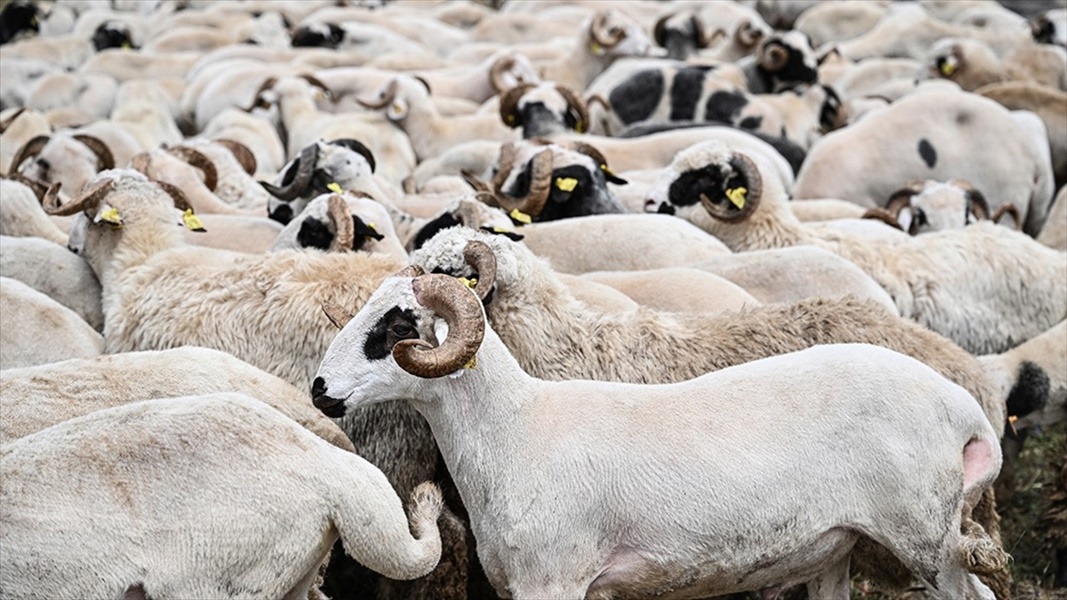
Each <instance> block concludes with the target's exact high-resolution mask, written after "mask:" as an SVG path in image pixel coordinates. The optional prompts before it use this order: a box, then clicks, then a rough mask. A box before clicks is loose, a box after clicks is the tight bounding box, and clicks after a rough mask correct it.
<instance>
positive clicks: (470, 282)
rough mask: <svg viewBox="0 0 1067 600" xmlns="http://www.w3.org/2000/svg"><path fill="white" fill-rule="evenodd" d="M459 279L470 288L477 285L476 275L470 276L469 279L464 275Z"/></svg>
mask: <svg viewBox="0 0 1067 600" xmlns="http://www.w3.org/2000/svg"><path fill="white" fill-rule="evenodd" d="M459 280H460V281H461V282H463V285H465V286H467V287H469V288H470V289H472V290H473V289H474V288H475V287H476V286H477V285H478V278H477V277H471V278H470V279H468V278H466V277H460V278H459Z"/></svg>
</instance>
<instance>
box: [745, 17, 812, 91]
mask: <svg viewBox="0 0 1067 600" xmlns="http://www.w3.org/2000/svg"><path fill="white" fill-rule="evenodd" d="M738 62H739V64H740V65H741V67H742V69H743V70H744V71H745V75H746V78H747V80H748V86H747V88H748V91H749V92H752V93H754V94H770V93H775V92H778V91H779V90H781V89H783V88H787V87H791V86H793V85H796V84H808V85H811V84H814V83H816V82H817V81H818V60H817V59H816V57H815V50H813V49H812V47H811V40H810V39H808V37H807V36H806V35H805V34H803V33H801V32H799V31H786V32H775V33H773V34H771V35H768V36H765V37H763V38H762V39H761V40H760V43H759V49H758V50H757V52H756V54H755V56H751V57H746V58H745V59H743V60H741V61H738Z"/></svg>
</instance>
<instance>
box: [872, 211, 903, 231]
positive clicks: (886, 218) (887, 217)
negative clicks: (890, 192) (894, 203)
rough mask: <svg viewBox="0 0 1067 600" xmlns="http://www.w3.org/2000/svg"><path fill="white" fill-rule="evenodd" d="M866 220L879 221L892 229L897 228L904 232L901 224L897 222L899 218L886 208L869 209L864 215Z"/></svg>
mask: <svg viewBox="0 0 1067 600" xmlns="http://www.w3.org/2000/svg"><path fill="white" fill-rule="evenodd" d="M863 218H864V219H878V220H879V221H882V222H883V223H885V224H886V225H889V226H890V227H896V228H897V229H899V230H901V231H904V228H903V227H901V226H900V222H899V221H897V216H896V215H895V214H893V213H891V212H889V211H888V210H886V209H884V208H879V207H875V208H868V209H867V212H865V213H863Z"/></svg>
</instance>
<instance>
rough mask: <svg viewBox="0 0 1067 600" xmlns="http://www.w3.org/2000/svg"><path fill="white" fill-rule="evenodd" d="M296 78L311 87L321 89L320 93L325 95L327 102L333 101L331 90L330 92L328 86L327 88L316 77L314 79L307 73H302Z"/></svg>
mask: <svg viewBox="0 0 1067 600" xmlns="http://www.w3.org/2000/svg"><path fill="white" fill-rule="evenodd" d="M297 77H299V78H301V79H303V80H304V81H306V82H308V83H310V84H311V85H313V86H315V87H317V88H319V89H321V90H322V93H323V94H325V95H326V98H327V99H328V100H333V90H331V89H330V86H328V85H326V84H325V83H323V81H322V80H321V79H319V78H318V77H315V76H314V75H311V74H309V73H302V74H300V75H297Z"/></svg>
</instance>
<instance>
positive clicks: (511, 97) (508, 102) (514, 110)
mask: <svg viewBox="0 0 1067 600" xmlns="http://www.w3.org/2000/svg"><path fill="white" fill-rule="evenodd" d="M533 88H534V85H533V84H531V83H524V84H522V85H517V86H515V87H513V88H511V89H510V90H508V91H506V92H504V95H502V96H501V97H500V120H501V121H504V124H505V125H507V126H508V127H521V126H522V120H521V119H520V118H519V100H520V99H522V96H523V94H525V93H526V92H528V91H530V90H532V89H533Z"/></svg>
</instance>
